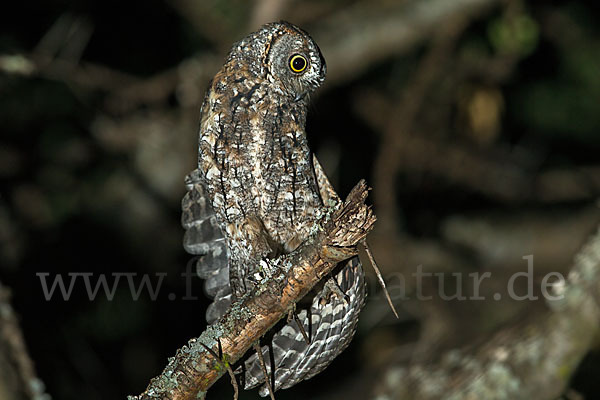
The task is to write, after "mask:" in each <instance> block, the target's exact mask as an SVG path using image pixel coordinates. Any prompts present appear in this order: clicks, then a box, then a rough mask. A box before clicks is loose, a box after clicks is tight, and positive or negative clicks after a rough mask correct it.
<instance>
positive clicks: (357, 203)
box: [129, 181, 375, 400]
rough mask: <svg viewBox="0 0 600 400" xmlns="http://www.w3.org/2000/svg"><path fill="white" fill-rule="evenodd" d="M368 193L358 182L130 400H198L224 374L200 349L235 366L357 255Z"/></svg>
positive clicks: (367, 219) (367, 221)
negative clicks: (323, 280) (217, 354)
mask: <svg viewBox="0 0 600 400" xmlns="http://www.w3.org/2000/svg"><path fill="white" fill-rule="evenodd" d="M368 190H369V189H368V188H367V185H366V183H365V182H364V181H360V182H359V183H358V184H357V185H356V186H355V187H354V189H352V192H350V194H349V195H348V198H347V199H346V201H345V202H344V204H343V205H341V206H338V207H336V208H332V209H327V214H326V215H325V216H324V217H323V219H322V220H321V222H320V223H318V224H315V227H314V234H313V235H312V237H311V239H310V240H308V241H307V243H305V244H304V245H302V246H301V247H300V248H298V249H297V250H295V251H294V252H292V253H290V254H288V255H285V256H282V257H279V258H277V259H274V260H269V262H266V261H262V262H261V263H262V264H263V267H264V268H263V269H264V271H265V274H266V277H265V278H264V279H263V281H262V282H260V284H259V285H258V287H257V290H255V291H253V292H251V293H247V294H246V295H245V296H244V297H242V298H241V299H239V300H238V301H236V302H235V303H233V304H232V306H231V308H230V309H229V311H228V312H227V313H226V314H225V315H224V316H223V317H222V318H221V319H219V320H218V321H217V322H216V323H214V324H213V325H210V326H209V327H208V328H207V329H206V330H205V331H204V332H203V333H202V334H201V335H200V337H198V338H197V339H191V340H190V341H189V342H188V344H187V345H185V346H183V347H182V348H181V349H179V350H178V351H177V353H176V355H175V357H173V358H171V359H170V360H169V364H168V365H167V367H166V368H165V369H164V371H163V372H162V374H160V375H159V376H158V377H156V378H154V379H152V381H151V382H150V385H149V386H148V388H147V389H146V391H144V393H142V394H141V395H139V396H130V397H129V400H142V399H144V400H150V399H180V400H183V399H196V398H201V399H203V398H204V396H205V394H206V391H207V390H208V388H209V387H210V386H211V385H212V384H213V383H215V382H216V381H217V380H218V379H219V378H220V377H221V376H222V375H223V374H225V373H226V372H227V370H226V369H225V368H223V367H222V362H220V361H219V360H215V358H214V356H213V355H212V354H211V353H210V352H209V351H208V350H207V349H206V348H205V347H204V346H206V347H208V348H209V349H211V350H213V351H215V350H216V349H217V348H218V343H217V340H219V341H220V342H221V346H222V352H223V353H222V354H223V360H222V361H223V362H226V363H229V364H233V363H235V362H236V361H238V360H239V359H240V358H241V357H242V356H243V355H244V354H245V353H246V351H247V350H248V349H249V348H250V347H251V346H252V344H253V343H254V342H256V341H257V340H258V339H260V337H261V336H263V335H264V334H265V333H266V332H267V331H268V330H269V329H271V327H273V325H275V324H276V323H277V322H278V321H279V320H280V319H281V318H283V317H284V316H286V315H287V313H288V311H289V310H291V309H292V308H293V306H294V304H295V303H296V302H298V301H299V300H300V299H302V298H303V297H304V296H305V295H306V294H307V293H308V292H309V291H310V290H311V289H312V287H313V286H314V285H315V284H317V283H318V282H319V281H320V280H321V278H322V277H323V276H325V275H326V274H327V273H329V272H330V271H331V270H332V269H333V268H334V267H335V266H336V265H337V264H338V263H339V262H341V261H344V260H346V259H348V258H350V257H352V256H354V255H356V254H358V251H357V249H356V244H357V243H358V242H359V241H360V240H362V239H364V238H365V237H366V235H367V234H368V233H369V232H370V231H371V229H372V228H373V224H374V223H375V215H374V214H373V213H372V211H371V209H370V207H368V206H366V205H365V203H364V201H365V199H366V197H367V193H368Z"/></svg>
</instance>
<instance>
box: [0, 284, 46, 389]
mask: <svg viewBox="0 0 600 400" xmlns="http://www.w3.org/2000/svg"><path fill="white" fill-rule="evenodd" d="M44 390H45V388H44V383H43V382H42V381H41V380H39V379H38V377H37V376H36V374H35V370H34V367H33V363H32V362H31V359H30V358H29V354H27V348H26V346H25V341H24V340H23V334H22V333H21V329H20V328H19V323H18V321H17V316H16V315H15V312H14V310H13V308H12V306H11V305H10V291H9V290H8V289H7V288H5V287H4V286H2V283H0V398H1V399H2V400H50V396H48V395H47V394H45V392H44Z"/></svg>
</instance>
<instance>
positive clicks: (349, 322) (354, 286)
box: [245, 156, 366, 397]
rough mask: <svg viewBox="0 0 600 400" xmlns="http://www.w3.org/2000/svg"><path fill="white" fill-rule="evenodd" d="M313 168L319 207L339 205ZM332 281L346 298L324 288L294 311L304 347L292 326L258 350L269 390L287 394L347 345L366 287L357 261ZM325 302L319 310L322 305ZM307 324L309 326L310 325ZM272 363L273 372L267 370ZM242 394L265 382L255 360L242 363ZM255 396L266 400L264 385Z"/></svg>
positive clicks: (318, 169)
mask: <svg viewBox="0 0 600 400" xmlns="http://www.w3.org/2000/svg"><path fill="white" fill-rule="evenodd" d="M313 166H314V170H315V177H316V180H317V185H318V186H319V192H320V194H321V198H322V199H323V203H324V204H326V205H330V204H331V202H334V203H336V202H338V201H340V199H339V197H338V195H337V193H336V192H335V190H334V189H333V187H332V185H331V183H330V182H329V179H328V178H327V175H326V174H325V172H324V170H323V168H322V167H321V164H320V163H319V160H317V158H316V157H315V156H313ZM343 264H344V265H343V267H342V269H341V270H340V271H339V272H338V273H337V275H335V277H334V280H335V282H336V284H337V285H338V287H339V288H340V290H341V291H342V292H343V293H344V294H345V298H343V297H341V296H336V295H334V294H331V293H327V292H328V289H327V288H326V287H324V288H323V289H321V291H319V293H318V294H317V295H316V296H314V297H313V298H312V301H311V304H310V307H309V308H307V309H304V310H300V309H297V311H299V312H298V319H299V321H300V322H301V324H302V326H303V327H304V331H305V332H306V333H307V334H308V336H309V338H310V343H306V340H305V338H304V335H303V334H302V331H301V330H300V328H299V327H298V325H297V323H296V322H295V321H292V322H289V323H288V324H287V325H285V326H284V327H283V328H282V329H281V330H280V331H278V332H277V333H275V334H274V336H273V339H272V341H271V345H270V346H263V347H262V353H263V358H264V360H265V364H266V365H267V369H268V370H269V371H270V375H271V376H270V377H269V379H270V380H272V381H273V389H274V390H277V389H286V388H289V387H291V386H293V385H295V384H296V383H298V382H300V381H303V380H305V379H309V378H312V377H313V376H315V375H317V374H318V373H319V372H321V371H322V370H324V369H325V368H326V367H327V366H328V365H329V364H330V363H331V362H332V361H333V360H334V359H335V358H336V357H337V356H338V355H339V354H340V353H341V352H342V351H343V350H344V349H345V348H346V347H347V346H348V344H349V343H350V341H351V340H352V337H353V336H354V332H355V331H356V324H357V322H358V315H359V313H360V311H361V309H362V307H363V305H364V302H365V297H366V286H365V280H364V273H363V270H362V265H361V263H360V260H359V259H358V257H353V258H351V259H350V260H348V261H346V262H345V263H343ZM323 299H324V300H327V302H326V303H325V305H322V304H321V303H322V302H321V300H323ZM309 319H310V324H309ZM271 360H272V361H273V363H274V365H275V371H273V370H272V368H271ZM245 367H246V375H245V388H246V389H249V388H252V387H255V386H258V385H259V384H261V383H264V382H265V378H264V375H263V373H262V369H261V367H260V364H259V361H258V357H257V355H256V354H254V355H252V356H251V357H249V358H248V359H247V360H246V362H245ZM259 393H260V395H261V396H263V397H265V396H268V394H269V392H268V389H267V387H266V386H265V385H263V386H262V387H261V388H260V392H259Z"/></svg>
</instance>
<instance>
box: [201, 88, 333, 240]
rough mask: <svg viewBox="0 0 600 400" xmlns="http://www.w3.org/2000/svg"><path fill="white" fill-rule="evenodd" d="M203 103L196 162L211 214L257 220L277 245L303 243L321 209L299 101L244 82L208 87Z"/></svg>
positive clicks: (228, 219) (303, 110)
mask: <svg viewBox="0 0 600 400" xmlns="http://www.w3.org/2000/svg"><path fill="white" fill-rule="evenodd" d="M204 107H205V108H204V109H203V110H204V111H203V116H202V122H201V134H200V160H199V165H200V168H201V169H202V170H203V171H205V179H206V181H207V189H208V190H209V192H212V193H213V196H212V198H213V206H214V208H215V210H216V212H217V215H218V216H219V217H220V219H221V220H222V221H223V222H224V223H230V222H231V221H233V220H236V219H239V218H246V217H248V216H252V217H258V218H259V219H260V220H261V221H262V223H263V224H264V226H265V228H266V230H267V233H268V234H269V236H270V237H271V239H273V240H274V241H275V242H277V243H279V244H280V245H282V247H289V245H288V244H289V243H290V241H295V242H302V241H303V240H304V239H305V238H306V237H307V236H308V231H309V230H310V228H311V227H312V223H313V222H314V220H315V219H316V218H318V213H319V211H320V208H321V199H320V195H319V191H318V187H317V184H316V180H315V176H314V170H313V166H312V156H311V153H310V150H309V148H308V142H307V138H306V133H305V130H304V124H305V114H306V104H305V103H299V104H295V103H293V102H292V103H290V99H289V98H287V97H284V96H281V95H280V94H278V93H275V92H273V91H272V90H270V89H269V88H268V86H265V84H264V83H260V82H255V81H253V80H251V79H244V80H240V82H239V84H238V85H237V86H236V87H235V88H230V89H229V90H227V88H224V91H223V93H219V91H218V90H214V91H213V92H211V93H210V94H209V95H208V96H207V99H206V100H205V105H204ZM292 247H293V246H292Z"/></svg>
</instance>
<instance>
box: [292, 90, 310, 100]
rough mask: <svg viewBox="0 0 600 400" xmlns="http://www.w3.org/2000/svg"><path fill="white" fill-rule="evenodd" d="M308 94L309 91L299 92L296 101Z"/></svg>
mask: <svg viewBox="0 0 600 400" xmlns="http://www.w3.org/2000/svg"><path fill="white" fill-rule="evenodd" d="M307 94H308V92H302V93H300V94H298V95H297V96H296V97H295V98H294V101H300V100H302V99H304V98H305V97H306V95H307Z"/></svg>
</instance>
